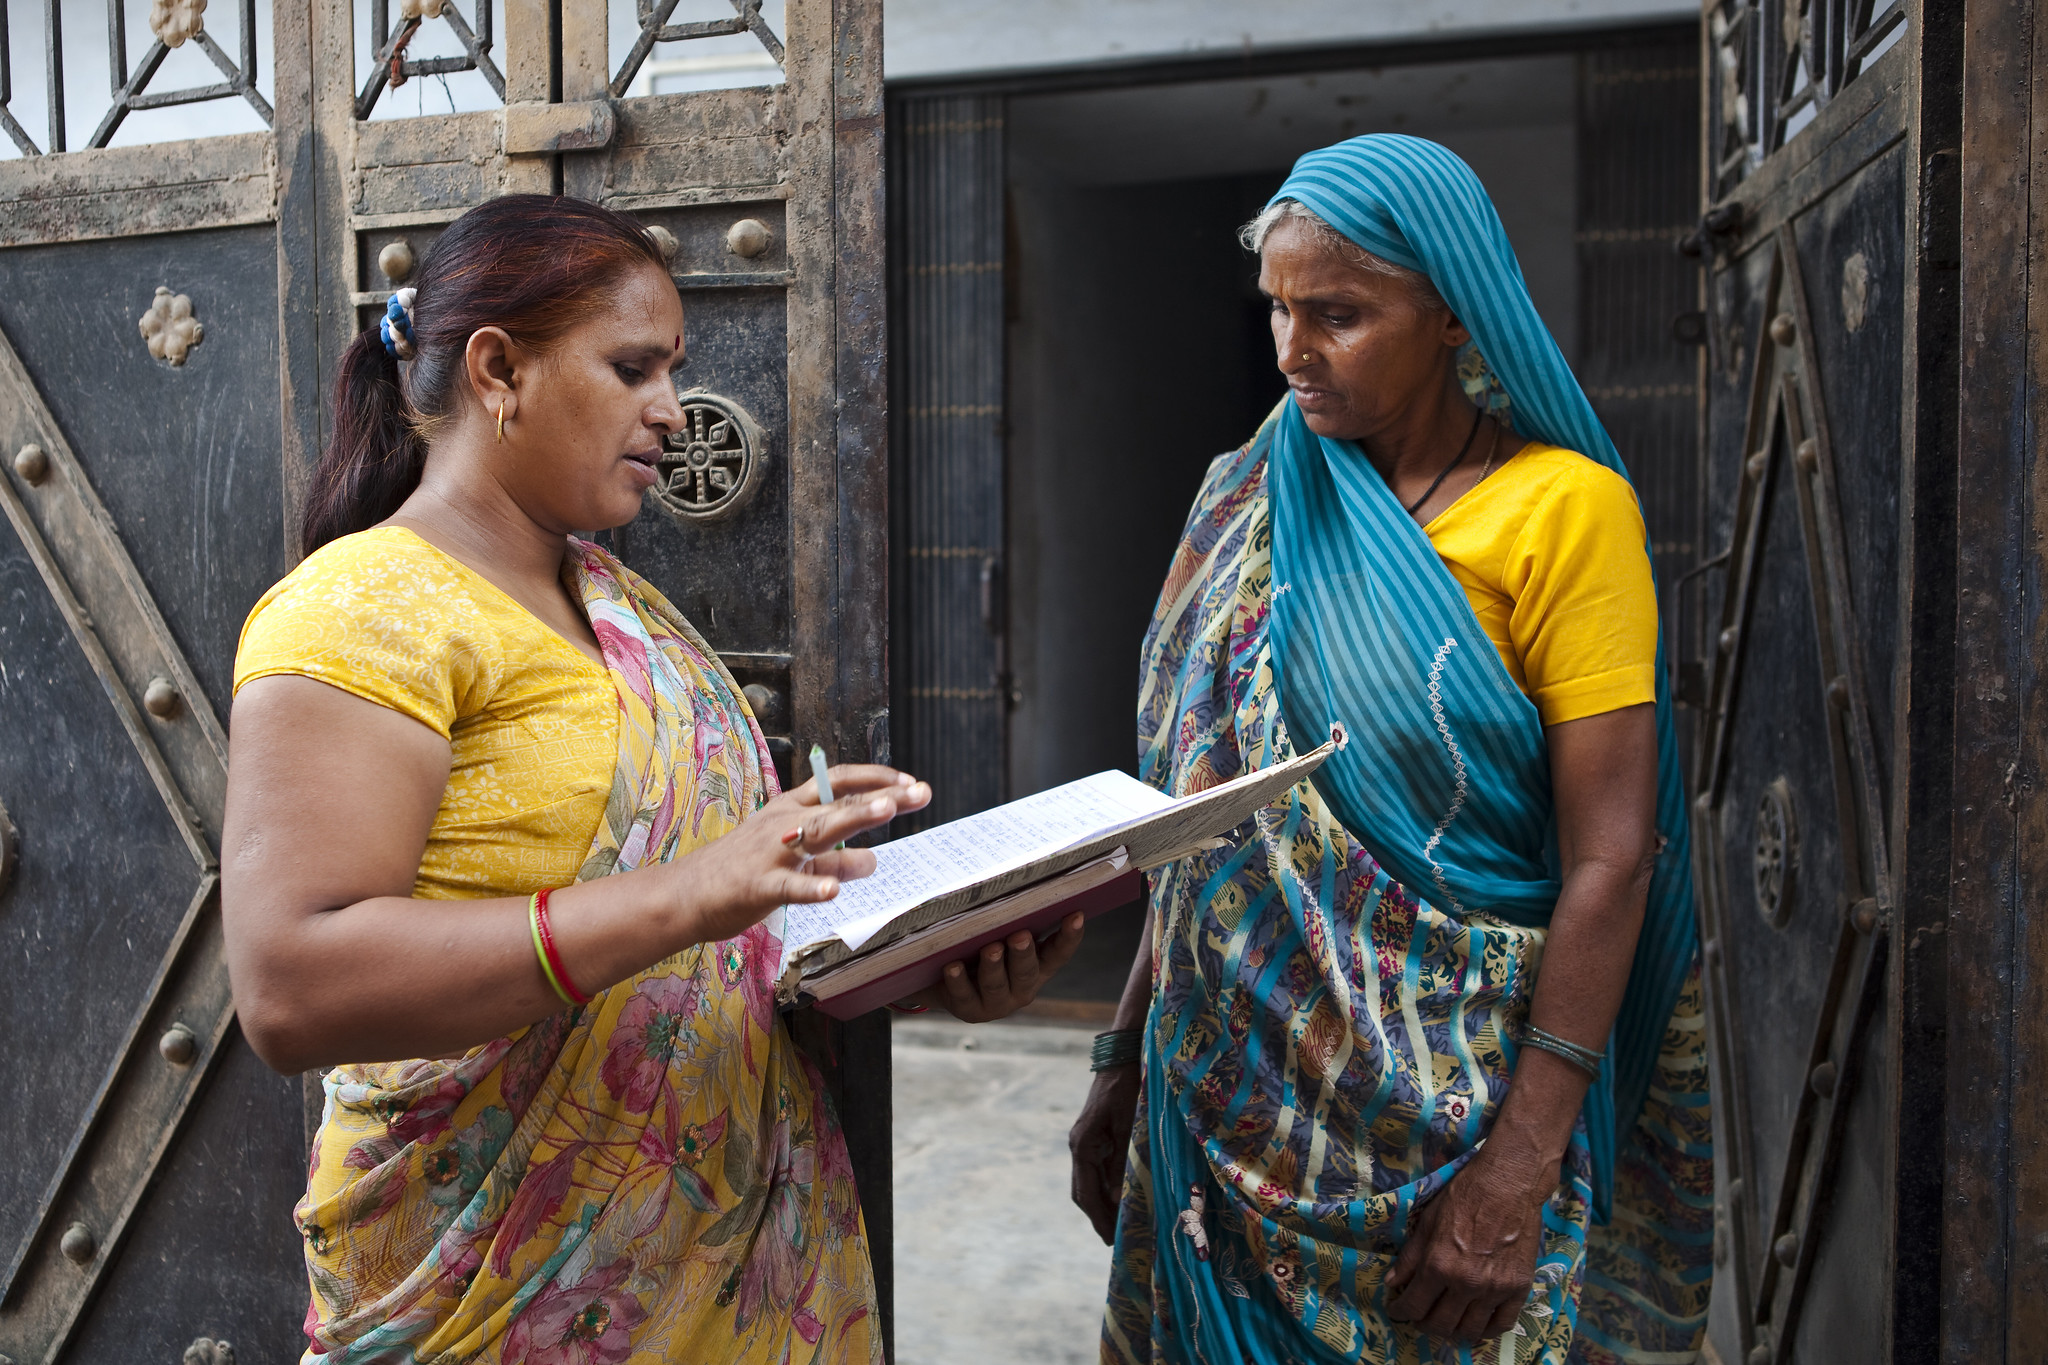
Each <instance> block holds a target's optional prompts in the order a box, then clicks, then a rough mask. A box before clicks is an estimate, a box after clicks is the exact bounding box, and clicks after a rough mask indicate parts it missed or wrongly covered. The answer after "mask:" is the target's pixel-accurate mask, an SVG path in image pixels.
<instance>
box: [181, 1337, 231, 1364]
mask: <svg viewBox="0 0 2048 1365" xmlns="http://www.w3.org/2000/svg"><path fill="white" fill-rule="evenodd" d="M179 1365H235V1348H234V1347H233V1346H231V1345H229V1344H228V1342H227V1340H226V1339H225V1338H222V1339H221V1340H219V1341H215V1340H214V1339H213V1338H212V1337H198V1338H196V1339H194V1341H193V1342H192V1344H191V1345H190V1346H187V1347H186V1348H185V1354H184V1356H183V1357H182V1358H181V1359H180V1361H179Z"/></svg>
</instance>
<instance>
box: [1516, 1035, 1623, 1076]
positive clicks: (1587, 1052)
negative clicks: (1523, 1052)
mask: <svg viewBox="0 0 2048 1365" xmlns="http://www.w3.org/2000/svg"><path fill="white" fill-rule="evenodd" d="M1522 1042H1523V1044H1524V1045H1525V1046H1528V1047H1533V1048H1539V1049H1541V1050H1542V1051H1544V1052H1548V1053H1550V1054H1552V1055H1553V1056H1557V1057H1562V1058H1564V1059H1565V1060H1566V1061H1568V1062H1570V1063H1571V1064H1572V1065H1573V1066H1576V1067H1578V1068H1579V1069H1580V1070H1581V1071H1583V1072H1585V1073H1586V1074H1587V1075H1588V1076H1591V1077H1592V1078H1593V1079H1594V1080H1598V1079H1600V1064H1601V1062H1602V1061H1604V1060H1605V1059H1606V1054H1605V1053H1600V1052H1595V1051H1593V1049H1591V1048H1589V1047H1580V1046H1579V1045H1578V1044H1577V1043H1574V1042H1572V1041H1570V1040H1569V1039H1566V1038H1560V1037H1558V1036H1557V1035H1556V1034H1555V1033H1547V1032H1545V1031H1544V1030H1542V1029H1540V1028H1537V1027H1536V1026H1535V1025H1534V1024H1531V1025H1529V1036H1528V1037H1526V1038H1524V1039H1523V1040H1522Z"/></svg>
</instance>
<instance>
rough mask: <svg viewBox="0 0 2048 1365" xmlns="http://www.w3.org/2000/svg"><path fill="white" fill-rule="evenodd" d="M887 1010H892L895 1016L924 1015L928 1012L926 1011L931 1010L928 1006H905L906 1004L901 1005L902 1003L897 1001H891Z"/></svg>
mask: <svg viewBox="0 0 2048 1365" xmlns="http://www.w3.org/2000/svg"><path fill="white" fill-rule="evenodd" d="M889 1008H890V1010H892V1011H893V1012H895V1013H897V1014H924V1013H926V1012H928V1011H929V1010H930V1009H931V1006H930V1005H906V1004H903V1003H902V1002H901V1001H897V1000H891V1001H890V1002H889Z"/></svg>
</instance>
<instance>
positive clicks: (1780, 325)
mask: <svg viewBox="0 0 2048 1365" xmlns="http://www.w3.org/2000/svg"><path fill="white" fill-rule="evenodd" d="M1798 335H1799V324H1798V323H1796V322H1794V321H1792V315H1791V314H1790V313H1780V314H1778V316H1776V317H1774V318H1772V319H1771V340H1773V341H1775V342H1777V343H1778V344H1779V345H1780V346H1790V345H1791V344H1792V340H1793V338H1794V337H1797V336H1798Z"/></svg>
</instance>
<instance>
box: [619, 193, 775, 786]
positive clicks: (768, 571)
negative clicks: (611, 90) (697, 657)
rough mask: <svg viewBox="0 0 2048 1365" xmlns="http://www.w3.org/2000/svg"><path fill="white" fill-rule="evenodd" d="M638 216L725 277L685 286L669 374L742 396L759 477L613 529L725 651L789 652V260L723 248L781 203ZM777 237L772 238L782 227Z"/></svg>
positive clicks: (691, 262) (631, 557) (679, 253)
mask: <svg viewBox="0 0 2048 1365" xmlns="http://www.w3.org/2000/svg"><path fill="white" fill-rule="evenodd" d="M781 207H782V206H781V204H780V203H779V202H778V203H776V204H775V205H774V208H775V209H776V210H780V208H781ZM764 215H765V216H764ZM636 216H638V217H639V218H640V219H641V220H642V221H644V222H649V223H652V224H656V225H658V226H661V227H664V228H667V229H668V230H669V231H671V232H673V233H674V234H675V236H676V238H677V242H678V245H677V248H676V260H675V262H674V265H675V269H676V272H677V274H678V275H679V276H680V277H682V278H684V279H688V278H689V277H690V275H692V274H698V273H702V274H709V273H712V272H713V271H716V272H718V273H719V274H720V276H721V277H722V280H731V281H733V283H730V284H727V283H723V282H721V283H720V284H718V285H716V286H714V287H711V288H704V287H701V286H697V285H693V286H691V287H688V288H686V289H685V291H684V293H683V333H684V336H685V337H686V338H687V339H688V346H689V359H688V360H687V361H686V363H685V364H684V366H683V368H682V369H681V370H679V371H678V372H677V375H676V382H677V384H678V385H679V386H680V387H682V388H684V389H708V390H710V391H712V392H713V393H717V394H721V395H723V396H725V397H727V398H730V399H732V400H733V401H734V402H736V403H738V404H739V405H740V406H741V407H742V408H744V409H745V410H746V411H747V412H748V413H749V414H751V415H752V416H753V418H754V420H755V421H756V422H758V423H759V424H760V427H761V433H762V436H763V448H762V449H761V450H759V451H758V452H757V453H756V456H755V458H756V459H757V460H758V461H759V462H760V465H761V468H760V470H759V472H758V473H757V475H756V478H757V479H758V484H757V486H756V487H755V489H754V491H753V493H752V495H751V496H750V497H749V498H748V499H747V502H746V504H745V505H744V506H742V507H740V508H739V510H738V511H736V512H734V513H733V514H732V515H731V516H730V517H727V518H726V519H724V520H721V521H718V522H714V523H711V524H709V525H706V526H703V527H697V526H688V525H684V524H681V523H679V522H678V520H677V518H676V517H675V516H673V515H671V514H670V513H669V512H667V511H666V510H664V509H663V508H662V507H660V506H659V505H657V504H655V503H653V502H651V501H650V503H649V504H648V505H647V506H646V507H645V508H643V509H642V511H641V513H640V516H639V518H638V519H637V520H635V521H634V522H633V523H632V524H631V525H630V526H624V527H621V528H619V529H618V530H617V531H615V532H614V533H613V536H614V545H615V547H616V549H617V550H618V552H619V554H620V556H621V557H622V558H623V559H625V561H626V562H627V563H629V564H631V565H632V566H633V568H634V569H635V570H636V571H638V572H640V573H643V574H645V575H647V577H648V578H649V579H650V580H652V581H653V582H655V583H657V584H659V585H661V587H662V589H663V591H665V592H667V593H668V594H669V596H670V597H671V599H672V600H673V601H674V602H675V604H676V606H677V607H678V608H680V609H681V611H682V613H683V614H684V615H685V616H687V617H689V618H690V620H691V621H692V622H694V623H696V625H697V627H698V629H700V630H702V631H703V632H704V633H705V636H706V638H707V639H709V640H711V641H712V642H713V643H715V644H716V645H717V647H718V648H719V649H720V650H721V651H731V652H734V653H751V654H788V653H789V652H790V651H791V648H792V645H793V638H792V634H791V632H792V629H793V621H792V619H791V600H790V575H789V570H788V565H789V548H790V503H789V497H790V450H789V440H788V432H789V381H788V379H787V377H786V374H785V372H784V369H785V359H784V358H785V357H786V356H787V355H788V354H789V305H788V301H787V300H786V298H785V297H784V288H785V286H786V271H784V270H781V269H772V268H771V269H755V270H750V271H745V272H738V271H731V270H729V268H728V263H732V264H741V262H740V261H739V260H738V258H736V257H734V256H733V255H732V254H731V253H730V252H729V251H727V250H726V246H725V240H724V238H725V232H726V230H727V229H728V228H729V227H730V226H731V225H732V223H733V222H734V221H735V220H737V219H741V218H748V217H751V218H754V219H756V220H758V221H764V222H773V223H775V224H777V225H778V226H779V224H780V220H781V214H780V212H774V213H769V212H768V210H767V209H766V208H764V207H763V206H762V205H760V204H745V203H742V204H737V205H733V206H731V207H726V206H723V205H721V206H718V207H715V208H712V207H707V208H700V209H683V210H678V209H668V210H658V211H655V210H645V211H642V212H641V213H640V214H638V215H636ZM773 230H774V229H771V231H773ZM776 236H777V238H778V239H779V238H780V237H781V233H780V232H779V231H777V232H776ZM771 250H772V248H771ZM713 251H715V252H716V253H717V254H716V255H713V254H712V252H713ZM768 254H769V253H763V255H764V257H766V256H767V255H768ZM719 257H723V258H724V260H723V261H721V260H720V259H719ZM749 264H751V263H749ZM744 274H755V275H760V276H762V277H765V280H766V281H767V282H766V283H765V284H758V285H756V284H751V283H741V282H740V278H739V277H741V276H743V275H744ZM785 686H786V683H785ZM798 780H799V781H801V780H802V779H801V777H799V778H798Z"/></svg>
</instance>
